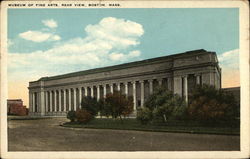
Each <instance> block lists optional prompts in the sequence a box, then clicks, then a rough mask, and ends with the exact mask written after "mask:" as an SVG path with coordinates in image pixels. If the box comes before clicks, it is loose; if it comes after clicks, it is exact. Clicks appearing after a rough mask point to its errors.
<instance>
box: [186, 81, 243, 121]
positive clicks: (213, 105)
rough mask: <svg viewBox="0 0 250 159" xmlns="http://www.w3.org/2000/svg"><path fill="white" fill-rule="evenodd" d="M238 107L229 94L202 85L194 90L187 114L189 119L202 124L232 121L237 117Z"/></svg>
mask: <svg viewBox="0 0 250 159" xmlns="http://www.w3.org/2000/svg"><path fill="white" fill-rule="evenodd" d="M238 107H239V106H237V105H236V101H235V99H234V97H233V96H232V95H231V94H228V93H226V92H224V91H223V90H217V89H215V88H214V87H213V86H208V85H203V86H199V87H197V88H196V89H195V90H194V92H193V94H192V96H191V101H190V104H189V107H188V114H189V117H190V118H191V119H193V120H198V121H200V122H203V123H213V122H214V123H215V122H218V121H232V120H234V119H235V118H236V117H237V116H238V115H239V111H238Z"/></svg>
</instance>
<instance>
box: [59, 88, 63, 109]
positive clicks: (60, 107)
mask: <svg viewBox="0 0 250 159" xmlns="http://www.w3.org/2000/svg"><path fill="white" fill-rule="evenodd" d="M58 95H59V103H58V104H59V112H61V111H62V94H61V90H60V89H59V94H58Z"/></svg>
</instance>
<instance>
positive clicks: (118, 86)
mask: <svg viewBox="0 0 250 159" xmlns="http://www.w3.org/2000/svg"><path fill="white" fill-rule="evenodd" d="M120 90H121V85H120V83H117V91H120Z"/></svg>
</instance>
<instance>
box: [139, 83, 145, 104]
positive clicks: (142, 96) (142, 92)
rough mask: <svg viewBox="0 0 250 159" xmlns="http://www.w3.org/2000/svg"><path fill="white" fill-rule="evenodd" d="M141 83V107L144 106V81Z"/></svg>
mask: <svg viewBox="0 0 250 159" xmlns="http://www.w3.org/2000/svg"><path fill="white" fill-rule="evenodd" d="M140 83H141V107H143V105H144V81H140Z"/></svg>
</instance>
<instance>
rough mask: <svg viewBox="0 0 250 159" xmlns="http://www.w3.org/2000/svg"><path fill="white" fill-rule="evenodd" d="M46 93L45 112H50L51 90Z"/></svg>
mask: <svg viewBox="0 0 250 159" xmlns="http://www.w3.org/2000/svg"><path fill="white" fill-rule="evenodd" d="M45 95H46V97H45V98H46V99H45V100H46V108H45V109H46V110H45V112H48V110H49V92H48V91H46V92H45Z"/></svg>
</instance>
